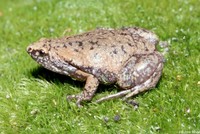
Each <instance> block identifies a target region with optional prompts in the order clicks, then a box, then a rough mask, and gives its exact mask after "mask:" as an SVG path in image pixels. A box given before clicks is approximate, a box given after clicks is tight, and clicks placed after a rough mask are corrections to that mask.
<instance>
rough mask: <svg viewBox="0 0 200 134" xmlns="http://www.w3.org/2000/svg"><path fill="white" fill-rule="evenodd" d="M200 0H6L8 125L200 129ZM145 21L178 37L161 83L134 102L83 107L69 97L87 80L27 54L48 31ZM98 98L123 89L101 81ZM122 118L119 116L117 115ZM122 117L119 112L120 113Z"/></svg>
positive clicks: (0, 72)
mask: <svg viewBox="0 0 200 134" xmlns="http://www.w3.org/2000/svg"><path fill="white" fill-rule="evenodd" d="M199 4H200V3H199V1H198V0H178V1H174V0H168V1H162V2H161V1H159V0H154V1H153V0H152V1H151V0H149V1H146V0H141V1H134V0H127V1H120V0H102V1H94V0H88V1H81V0H68V1H65V0H48V1H47V0H18V1H17V2H13V1H11V0H1V1H0V63H1V64H0V132H1V133H2V134H4V133H5V134H7V133H95V134H96V133H159V132H160V133H195V132H196V133H200V125H199V124H200V112H199V111H200V99H199V96H200V46H199V45H200V21H199V18H200V14H199V13H200V8H199ZM122 26H139V27H144V28H147V29H150V30H152V31H154V32H155V33H156V34H158V36H159V37H160V39H161V40H167V41H168V42H169V43H170V51H169V54H168V55H167V56H166V61H167V62H166V63H165V67H164V70H163V75H162V78H161V80H160V81H159V83H158V85H157V87H156V88H155V89H153V90H151V91H149V92H146V93H143V94H140V95H138V96H136V97H135V98H134V100H135V101H136V102H138V103H139V107H138V109H137V110H135V109H134V108H133V107H132V106H131V105H128V104H126V103H124V102H122V101H121V100H120V99H115V100H111V101H107V102H103V103H100V104H93V103H87V104H86V105H85V106H84V107H83V108H81V109H79V108H77V107H76V105H75V103H74V102H67V101H66V95H67V94H75V93H79V92H80V91H81V89H82V87H83V85H84V83H81V82H77V81H73V80H72V79H70V78H69V77H65V76H60V75H57V74H55V73H52V72H50V71H47V70H45V69H43V68H41V67H39V65H38V64H37V63H36V62H35V61H33V60H32V59H31V58H30V56H29V55H28V54H27V53H26V51H25V49H26V47H27V46H28V45H29V44H30V43H31V42H34V41H36V40H38V39H39V38H41V37H60V36H65V35H72V34H77V33H81V32H84V31H88V30H91V29H95V28H96V27H112V28H120V27H122ZM99 90H100V91H99V92H98V93H97V94H96V96H95V98H94V100H95V99H98V98H100V97H102V96H105V95H108V94H113V93H116V92H117V88H114V87H112V86H109V87H106V86H100V87H99ZM118 117H119V119H117V118H118ZM114 118H115V119H114Z"/></svg>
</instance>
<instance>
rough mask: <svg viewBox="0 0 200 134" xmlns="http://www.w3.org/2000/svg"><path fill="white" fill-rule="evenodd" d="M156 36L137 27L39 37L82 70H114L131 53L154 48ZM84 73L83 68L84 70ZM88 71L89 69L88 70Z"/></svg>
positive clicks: (138, 53)
mask: <svg viewBox="0 0 200 134" xmlns="http://www.w3.org/2000/svg"><path fill="white" fill-rule="evenodd" d="M157 42H158V38H157V36H156V35H155V34H154V33H152V32H150V31H147V30H145V29H141V28H136V27H135V28H123V29H119V30H113V29H96V30H94V31H90V32H87V33H83V34H79V35H76V36H70V37H64V38H58V39H53V40H49V39H46V40H43V41H42V43H43V44H44V45H43V46H46V45H49V46H50V49H49V51H53V52H55V53H57V55H59V56H60V58H61V59H63V60H65V61H66V62H68V63H70V64H71V65H73V66H76V67H77V68H80V69H82V70H87V69H91V68H92V69H91V70H92V71H94V70H98V69H101V70H103V69H106V70H107V71H109V72H113V73H116V72H117V71H118V70H119V69H120V67H121V66H122V65H123V64H124V63H125V62H126V61H127V60H128V59H129V58H130V57H131V56H133V55H141V54H149V53H152V52H153V51H155V45H156V44H157ZM86 72H87V71H86ZM90 73H91V72H90Z"/></svg>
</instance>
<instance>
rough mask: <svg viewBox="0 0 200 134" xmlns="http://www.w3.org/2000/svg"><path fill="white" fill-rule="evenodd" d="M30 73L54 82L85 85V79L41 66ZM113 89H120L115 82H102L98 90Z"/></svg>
mask: <svg viewBox="0 0 200 134" xmlns="http://www.w3.org/2000/svg"><path fill="white" fill-rule="evenodd" d="M30 73H31V75H32V76H33V77H34V78H38V79H45V80H46V81H48V82H51V83H54V84H60V83H61V84H64V83H67V84H70V85H72V86H75V87H78V88H80V89H83V88H84V85H85V82H84V81H77V80H73V79H72V78H71V77H69V76H66V75H61V74H58V73H55V72H52V71H49V70H47V69H45V68H43V67H41V66H39V67H36V68H33V69H32V70H30ZM113 89H114V90H116V89H117V90H118V88H116V87H114V86H113V84H112V85H103V84H100V85H99V87H98V90H97V92H105V91H112V90H113Z"/></svg>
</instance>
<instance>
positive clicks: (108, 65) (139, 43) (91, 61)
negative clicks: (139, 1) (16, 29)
mask: <svg viewBox="0 0 200 134" xmlns="http://www.w3.org/2000/svg"><path fill="white" fill-rule="evenodd" d="M158 42H159V40H158V37H157V36H156V35H155V34H154V33H152V32H150V31H148V30H145V29H142V28H137V27H130V28H122V29H116V30H115V29H103V28H100V29H96V30H93V31H90V32H86V33H82V34H79V35H75V36H70V37H63V38H57V39H45V38H42V39H40V40H39V41H38V42H36V43H33V44H31V45H29V46H28V47H27V52H28V53H29V54H30V55H31V57H32V58H33V59H34V60H36V61H37V62H38V63H39V64H41V65H42V66H43V67H45V68H47V69H49V70H51V71H54V72H57V73H60V74H65V75H68V76H70V77H73V78H74V79H77V80H80V81H86V84H85V87H84V90H83V92H82V93H80V94H79V95H71V96H69V97H68V98H69V99H71V98H76V99H77V105H78V106H80V105H81V104H80V103H81V102H82V101H90V100H91V99H92V97H93V96H94V93H95V91H96V90H97V87H98V85H99V83H102V84H117V85H118V86H119V87H120V88H121V89H125V90H124V91H121V92H119V93H117V94H114V95H110V96H107V97H104V98H101V99H100V100H98V101H97V102H100V101H103V100H107V99H110V98H116V97H121V96H125V98H129V97H131V96H133V95H135V94H137V93H139V92H142V91H145V90H148V89H150V88H152V87H155V85H156V84H157V82H158V80H159V78H160V76H161V72H162V68H163V56H162V55H161V54H160V53H159V52H158V51H156V47H155V46H156V45H157V44H158Z"/></svg>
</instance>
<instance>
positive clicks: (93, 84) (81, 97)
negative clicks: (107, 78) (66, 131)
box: [67, 71, 99, 107]
mask: <svg viewBox="0 0 200 134" xmlns="http://www.w3.org/2000/svg"><path fill="white" fill-rule="evenodd" d="M77 73H79V75H80V74H81V75H83V76H84V77H86V84H85V87H84V90H83V91H82V92H81V93H80V94H78V95H69V96H67V99H69V100H71V99H74V98H75V99H76V100H77V101H76V104H77V106H78V107H81V102H83V101H91V100H92V98H93V96H94V94H95V92H96V90H97V87H98V85H99V81H98V79H97V78H96V77H95V76H93V75H91V74H87V73H84V72H82V71H79V72H77Z"/></svg>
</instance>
